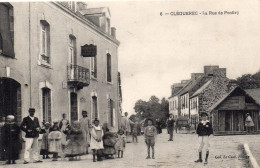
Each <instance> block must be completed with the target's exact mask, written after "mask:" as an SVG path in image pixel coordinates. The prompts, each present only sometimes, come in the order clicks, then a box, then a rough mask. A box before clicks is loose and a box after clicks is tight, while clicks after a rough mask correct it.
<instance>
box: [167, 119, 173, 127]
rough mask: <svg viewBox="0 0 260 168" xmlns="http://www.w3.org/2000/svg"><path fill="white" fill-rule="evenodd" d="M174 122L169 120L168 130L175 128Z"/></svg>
mask: <svg viewBox="0 0 260 168" xmlns="http://www.w3.org/2000/svg"><path fill="white" fill-rule="evenodd" d="M174 122H175V120H174V119H171V120H169V119H168V120H167V128H168V129H173V128H174Z"/></svg>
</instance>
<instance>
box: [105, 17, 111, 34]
mask: <svg viewBox="0 0 260 168" xmlns="http://www.w3.org/2000/svg"><path fill="white" fill-rule="evenodd" d="M106 20H107V21H106V22H107V24H106V32H107V33H108V34H110V30H111V28H110V19H108V18H107V19H106Z"/></svg>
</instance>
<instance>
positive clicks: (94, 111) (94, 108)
mask: <svg viewBox="0 0 260 168" xmlns="http://www.w3.org/2000/svg"><path fill="white" fill-rule="evenodd" d="M96 118H98V109H97V97H96V96H92V120H94V119H96Z"/></svg>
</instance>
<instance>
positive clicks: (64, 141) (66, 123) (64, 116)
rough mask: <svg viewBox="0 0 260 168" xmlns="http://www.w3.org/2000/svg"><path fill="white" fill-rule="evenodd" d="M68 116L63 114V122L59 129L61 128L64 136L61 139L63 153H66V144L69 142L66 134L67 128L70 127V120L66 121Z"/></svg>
mask: <svg viewBox="0 0 260 168" xmlns="http://www.w3.org/2000/svg"><path fill="white" fill-rule="evenodd" d="M66 118H67V115H66V114H65V113H63V114H62V120H61V121H60V123H59V128H60V132H61V135H62V138H61V147H62V151H64V149H65V146H66V142H67V135H66V134H65V133H64V132H65V131H66V128H67V127H68V125H69V120H67V119H66Z"/></svg>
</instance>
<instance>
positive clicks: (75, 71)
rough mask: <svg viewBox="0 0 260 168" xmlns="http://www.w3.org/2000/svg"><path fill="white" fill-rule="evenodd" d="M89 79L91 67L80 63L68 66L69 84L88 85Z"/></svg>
mask: <svg viewBox="0 0 260 168" xmlns="http://www.w3.org/2000/svg"><path fill="white" fill-rule="evenodd" d="M89 81H90V74H89V69H87V68H84V67H81V66H78V65H69V66H68V84H71V85H73V87H77V88H82V87H84V86H88V85H89Z"/></svg>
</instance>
